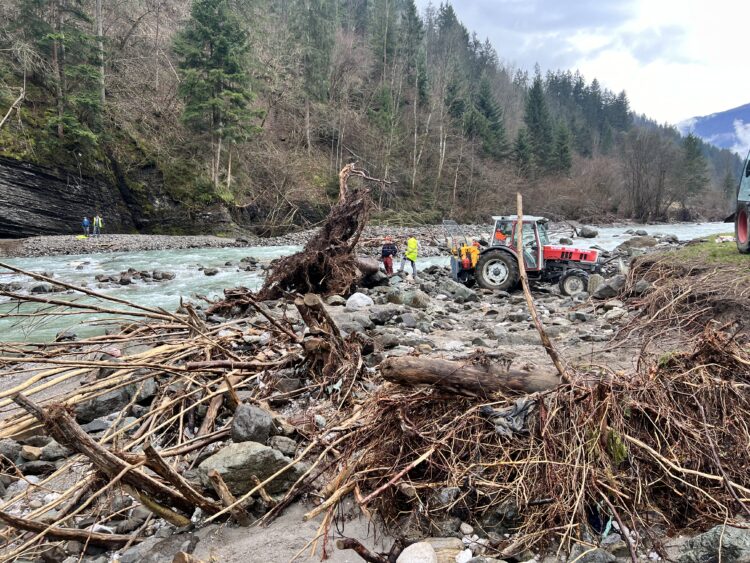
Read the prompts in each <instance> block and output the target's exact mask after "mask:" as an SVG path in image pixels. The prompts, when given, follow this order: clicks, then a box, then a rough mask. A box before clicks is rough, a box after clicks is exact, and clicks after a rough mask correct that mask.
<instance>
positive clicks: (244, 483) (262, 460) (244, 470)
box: [198, 442, 306, 496]
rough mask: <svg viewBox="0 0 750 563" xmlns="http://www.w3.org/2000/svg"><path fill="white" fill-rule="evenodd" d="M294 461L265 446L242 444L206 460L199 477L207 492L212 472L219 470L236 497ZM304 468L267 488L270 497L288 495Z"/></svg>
mask: <svg viewBox="0 0 750 563" xmlns="http://www.w3.org/2000/svg"><path fill="white" fill-rule="evenodd" d="M291 461H292V460H291V459H290V458H288V457H286V456H285V455H284V454H282V453H281V452H280V451H278V450H276V449H274V448H271V447H269V446H264V445H263V444H259V443H258V442H241V443H239V444H229V445H227V446H224V447H223V448H222V449H221V450H219V451H218V452H217V453H215V454H214V455H212V456H211V457H209V458H208V459H206V460H204V461H203V462H202V463H201V464H200V465H199V466H198V474H199V475H200V479H201V482H202V483H203V486H204V487H206V488H210V487H211V483H210V481H209V479H208V472H209V471H210V470H211V469H216V471H218V472H219V474H220V475H221V476H222V478H223V479H224V482H226V484H227V486H228V487H229V490H230V491H231V492H232V494H234V495H236V496H239V495H244V494H245V493H247V492H248V491H249V490H250V489H252V488H253V487H254V485H253V481H252V478H253V476H255V477H257V478H258V479H260V480H261V481H263V480H264V479H266V478H268V477H270V476H271V475H273V474H274V473H276V472H277V471H278V470H279V469H281V468H283V467H285V466H287V465H288V464H289V463H291ZM305 470H306V467H305V466H304V465H302V464H297V465H294V466H292V467H291V468H290V469H288V470H287V471H286V472H284V473H282V474H281V475H280V476H279V477H277V478H276V479H274V480H273V481H271V482H270V483H268V484H267V485H266V486H265V489H266V491H268V493H269V494H272V495H274V494H278V493H282V492H284V491H286V490H287V489H289V487H291V486H292V485H293V484H294V483H295V482H296V481H297V479H299V478H300V477H301V476H302V474H303V473H304V472H305Z"/></svg>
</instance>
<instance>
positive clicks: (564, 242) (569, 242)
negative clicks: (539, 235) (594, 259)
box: [558, 237, 573, 244]
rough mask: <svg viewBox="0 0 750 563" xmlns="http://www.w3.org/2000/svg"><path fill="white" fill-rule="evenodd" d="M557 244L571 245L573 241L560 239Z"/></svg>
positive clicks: (564, 238)
mask: <svg viewBox="0 0 750 563" xmlns="http://www.w3.org/2000/svg"><path fill="white" fill-rule="evenodd" d="M558 242H559V243H560V244H573V239H570V238H568V237H560V240H559V241H558Z"/></svg>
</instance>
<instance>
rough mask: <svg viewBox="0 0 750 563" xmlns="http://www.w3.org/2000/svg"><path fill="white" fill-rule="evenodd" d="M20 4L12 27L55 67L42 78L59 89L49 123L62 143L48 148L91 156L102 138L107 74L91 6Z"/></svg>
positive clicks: (72, 0)
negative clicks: (102, 93) (103, 90)
mask: <svg viewBox="0 0 750 563" xmlns="http://www.w3.org/2000/svg"><path fill="white" fill-rule="evenodd" d="M18 8H19V17H18V19H17V20H15V21H14V22H12V27H13V28H14V30H15V31H16V32H17V33H18V34H19V35H20V36H21V37H23V38H24V40H25V41H26V43H27V44H29V45H31V46H33V49H34V50H35V51H36V53H37V54H38V55H39V56H40V57H41V58H42V59H44V60H45V62H46V65H45V67H46V68H48V69H50V70H51V72H50V73H48V74H45V75H44V76H43V77H42V80H43V82H44V83H46V84H48V85H49V87H50V90H52V91H54V92H55V107H56V112H55V113H54V114H51V115H50V116H49V117H48V118H47V121H46V124H47V127H48V128H49V130H50V131H54V132H56V133H57V142H54V141H51V142H50V143H49V146H48V147H45V148H48V149H49V151H48V152H49V153H50V154H49V156H50V157H51V158H53V159H55V160H57V159H59V156H60V155H62V154H66V153H67V154H78V153H81V154H88V153H89V152H90V151H91V150H92V149H94V148H95V147H96V145H97V143H98V141H99V136H98V132H99V131H100V129H101V111H102V106H101V99H100V84H101V76H102V75H101V71H100V70H99V62H98V60H97V49H96V37H95V36H94V35H92V33H91V32H90V30H91V27H92V19H91V18H90V17H89V15H88V14H87V13H86V10H85V8H86V6H85V5H84V3H83V2H82V0H69V2H68V3H67V4H63V2H61V1H60V0H18ZM59 148H63V149H65V151H59V150H58V149H59Z"/></svg>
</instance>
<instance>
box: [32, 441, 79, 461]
mask: <svg viewBox="0 0 750 563" xmlns="http://www.w3.org/2000/svg"><path fill="white" fill-rule="evenodd" d="M72 454H73V452H72V451H71V450H69V449H68V448H66V447H65V446H63V445H62V444H58V443H57V442H56V441H55V440H52V441H51V442H50V443H49V444H47V445H46V446H44V447H43V448H42V455H41V457H40V459H42V460H44V461H57V460H58V459H64V458H66V457H69V456H71V455H72Z"/></svg>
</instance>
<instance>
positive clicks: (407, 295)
mask: <svg viewBox="0 0 750 563" xmlns="http://www.w3.org/2000/svg"><path fill="white" fill-rule="evenodd" d="M403 303H404V305H407V306H409V307H413V308H415V309H427V307H429V306H430V296H429V295H427V294H426V293H425V292H424V291H422V290H420V289H414V290H411V291H406V292H404V295H403Z"/></svg>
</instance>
